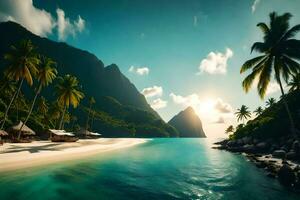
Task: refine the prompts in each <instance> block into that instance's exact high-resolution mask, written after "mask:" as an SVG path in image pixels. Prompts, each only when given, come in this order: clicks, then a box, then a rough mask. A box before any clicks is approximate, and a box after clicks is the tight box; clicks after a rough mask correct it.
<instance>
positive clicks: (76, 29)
mask: <svg viewBox="0 0 300 200" xmlns="http://www.w3.org/2000/svg"><path fill="white" fill-rule="evenodd" d="M56 13H57V19H56V18H55V17H53V16H52V15H51V13H50V12H47V11H46V10H44V9H40V8H36V7H35V6H34V5H33V1H32V0H8V1H3V0H1V1H0V21H8V20H10V21H14V22H17V23H19V24H21V25H22V26H24V27H26V28H27V29H28V30H29V31H31V32H33V33H34V34H36V35H40V36H47V35H49V34H51V33H52V32H53V30H54V29H56V28H57V30H58V38H59V40H65V39H66V37H67V36H68V35H72V36H75V35H76V34H77V33H81V32H82V31H83V30H84V28H85V20H84V19H82V18H81V16H78V19H77V20H76V21H73V22H71V21H70V19H69V18H66V17H65V13H64V11H63V10H62V9H59V8H58V9H57V10H56Z"/></svg>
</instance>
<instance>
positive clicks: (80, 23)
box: [75, 15, 85, 33]
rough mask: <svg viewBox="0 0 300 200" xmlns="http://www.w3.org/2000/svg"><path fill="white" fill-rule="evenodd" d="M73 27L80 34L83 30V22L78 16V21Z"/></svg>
mask: <svg viewBox="0 0 300 200" xmlns="http://www.w3.org/2000/svg"><path fill="white" fill-rule="evenodd" d="M75 26H76V28H77V30H78V32H79V33H81V32H82V31H83V30H84V28H85V20H84V19H82V18H81V16H80V15H78V19H77V21H76V22H75Z"/></svg>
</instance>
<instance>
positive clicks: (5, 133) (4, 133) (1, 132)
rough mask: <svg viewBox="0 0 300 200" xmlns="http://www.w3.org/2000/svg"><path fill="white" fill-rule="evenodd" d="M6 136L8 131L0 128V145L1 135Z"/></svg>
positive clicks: (1, 142) (0, 143)
mask: <svg viewBox="0 0 300 200" xmlns="http://www.w3.org/2000/svg"><path fill="white" fill-rule="evenodd" d="M6 136H8V133H7V132H6V131H4V130H0V145H2V144H3V141H2V137H6Z"/></svg>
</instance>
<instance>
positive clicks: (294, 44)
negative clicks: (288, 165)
mask: <svg viewBox="0 0 300 200" xmlns="http://www.w3.org/2000/svg"><path fill="white" fill-rule="evenodd" d="M269 17H270V23H269V25H267V24H266V23H264V22H260V23H258V24H257V27H258V28H259V29H260V30H261V31H262V33H263V42H255V43H254V44H253V45H252V47H251V52H253V51H256V52H257V53H259V54H261V55H259V56H257V57H255V58H252V59H250V60H248V61H246V62H245V63H244V64H243V66H242V67H241V70H240V73H244V72H246V71H248V70H252V71H251V73H250V74H249V75H247V77H246V78H245V79H244V81H243V83H242V85H243V88H244V90H245V92H248V91H249V90H250V88H251V86H252V84H253V82H254V80H256V79H258V84H257V90H258V94H259V96H260V97H261V98H264V97H265V95H266V92H267V88H268V86H269V83H270V81H271V76H272V74H273V73H272V72H274V77H275V80H276V82H277V83H278V85H279V87H280V91H281V97H282V102H283V104H284V107H285V109H286V112H287V114H288V118H289V121H290V130H291V132H292V133H293V134H294V135H296V127H295V122H294V117H293V116H292V113H291V109H290V107H289V105H288V103H287V100H286V94H285V91H284V88H283V81H284V82H286V83H288V82H289V79H290V77H291V76H293V75H294V76H295V75H296V74H298V73H299V70H300V65H299V63H297V60H299V59H300V54H299V52H300V41H299V40H297V39H295V38H294V37H295V35H296V34H297V32H299V31H300V24H298V25H295V26H293V27H292V28H290V24H289V20H290V18H291V17H292V15H291V14H290V13H284V14H283V15H278V14H277V13H276V12H272V13H270V15H269ZM267 104H268V106H272V105H273V104H274V99H270V100H269V101H268V102H267Z"/></svg>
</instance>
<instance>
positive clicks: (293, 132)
mask: <svg viewBox="0 0 300 200" xmlns="http://www.w3.org/2000/svg"><path fill="white" fill-rule="evenodd" d="M278 83H279V86H280V90H281V94H282V101H283V104H284V106H285V109H286V112H287V114H288V117H289V120H290V124H291V132H292V134H293V135H294V136H295V137H297V133H296V127H295V122H294V120H293V117H292V114H291V111H290V108H289V106H288V103H287V101H286V99H285V93H284V90H283V87H282V84H281V81H280V78H278Z"/></svg>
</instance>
